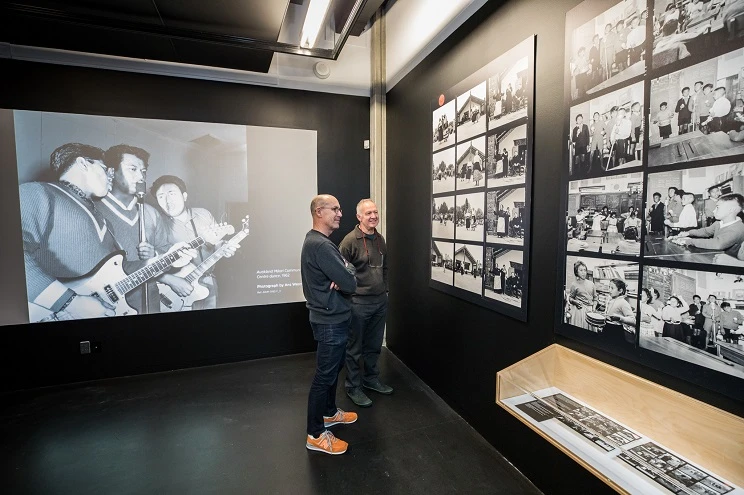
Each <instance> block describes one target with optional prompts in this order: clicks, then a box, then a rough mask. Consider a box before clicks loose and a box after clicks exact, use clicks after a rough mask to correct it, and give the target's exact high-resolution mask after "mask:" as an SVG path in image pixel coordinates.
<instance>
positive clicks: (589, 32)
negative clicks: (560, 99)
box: [566, 0, 648, 102]
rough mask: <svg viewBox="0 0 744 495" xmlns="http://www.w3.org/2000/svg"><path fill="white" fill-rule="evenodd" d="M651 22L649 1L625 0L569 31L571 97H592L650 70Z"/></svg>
mask: <svg viewBox="0 0 744 495" xmlns="http://www.w3.org/2000/svg"><path fill="white" fill-rule="evenodd" d="M647 22H648V10H647V9H646V1H645V0H624V1H622V2H618V3H616V4H615V5H613V6H612V7H610V8H609V9H607V10H606V11H604V12H602V13H601V14H599V15H598V16H596V17H594V18H593V19H591V20H589V21H588V22H586V23H584V24H582V25H581V26H579V27H578V28H576V29H574V30H573V31H572V32H571V33H568V34H567V36H568V39H567V40H566V45H567V46H566V49H567V50H568V55H569V64H568V67H567V70H568V76H569V79H570V81H571V100H582V99H584V98H587V97H591V96H593V95H595V94H597V93H599V92H600V91H602V90H604V89H607V88H610V87H613V86H616V85H618V84H621V83H623V82H625V81H627V80H629V79H631V78H634V77H637V76H640V75H642V74H643V73H644V72H645V71H646V67H645V62H644V60H645V57H646V53H645V46H644V43H645V41H646V23H647ZM642 101H643V100H641V102H642Z"/></svg>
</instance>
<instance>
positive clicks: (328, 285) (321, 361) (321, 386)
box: [300, 194, 357, 455]
mask: <svg viewBox="0 0 744 495" xmlns="http://www.w3.org/2000/svg"><path fill="white" fill-rule="evenodd" d="M310 214H311V215H312V218H313V228H312V230H310V231H309V232H308V233H307V235H306V236H305V242H304V243H303V244H302V254H301V258H300V266H301V274H302V292H303V294H304V295H305V299H306V300H307V303H306V305H307V308H308V310H309V312H310V326H311V327H312V329H313V336H314V337H315V340H316V341H317V342H318V350H317V352H316V359H317V366H316V370H315V377H314V378H313V383H312V385H311V387H310V394H309V397H308V401H307V440H306V442H305V447H306V448H307V449H309V450H317V451H319V452H324V453H326V454H332V455H338V454H343V453H344V452H346V449H347V448H348V446H349V444H348V443H346V442H344V441H343V440H340V439H338V438H336V437H335V436H334V435H333V433H331V432H330V430H328V428H329V427H331V426H333V425H337V424H349V423H353V422H355V421H356V420H357V414H356V413H353V412H344V411H342V410H341V409H339V408H338V407H336V384H337V383H338V375H339V373H340V372H341V368H343V365H344V355H345V353H346V342H347V339H348V337H349V325H350V322H351V301H350V296H351V294H353V293H354V291H355V290H356V288H357V282H356V278H355V277H354V266H353V265H352V264H351V263H349V262H348V261H346V260H345V259H344V258H343V256H341V253H340V252H339V250H338V247H336V245H335V244H334V243H333V242H332V241H331V240H330V239H329V238H328V237H329V236H330V235H331V234H332V233H333V232H334V231H335V230H338V227H339V224H340V222H341V217H342V212H341V206H340V205H339V203H338V200H337V199H336V198H334V197H333V196H331V195H329V194H321V195H318V196H315V197H314V198H313V200H312V201H311V202H310Z"/></svg>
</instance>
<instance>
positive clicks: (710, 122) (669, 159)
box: [648, 39, 744, 167]
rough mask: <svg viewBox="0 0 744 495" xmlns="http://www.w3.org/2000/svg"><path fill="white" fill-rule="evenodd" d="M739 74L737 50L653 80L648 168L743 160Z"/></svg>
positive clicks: (742, 55)
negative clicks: (734, 157)
mask: <svg viewBox="0 0 744 495" xmlns="http://www.w3.org/2000/svg"><path fill="white" fill-rule="evenodd" d="M742 42H743V43H744V39H743V41H742ZM742 71H744V49H738V50H736V51H733V52H730V53H727V54H725V55H721V56H718V57H714V58H712V59H710V60H706V61H704V62H701V63H699V64H695V65H693V66H691V67H686V68H684V69H682V70H679V71H676V72H672V73H671V74H667V75H665V76H661V77H658V78H656V79H652V80H651V100H650V108H649V118H648V123H649V126H648V131H649V136H648V137H649V149H648V164H649V166H651V167H654V166H659V165H670V164H674V163H682V162H691V161H697V160H704V159H708V158H718V157H726V156H732V155H741V154H744V95H743V94H742V91H743V90H744V88H743V87H742V86H741V83H740V77H741V75H742Z"/></svg>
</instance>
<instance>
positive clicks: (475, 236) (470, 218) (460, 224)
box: [455, 192, 485, 242]
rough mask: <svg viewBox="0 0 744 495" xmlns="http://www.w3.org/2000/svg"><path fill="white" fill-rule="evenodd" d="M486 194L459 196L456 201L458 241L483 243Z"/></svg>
mask: <svg viewBox="0 0 744 495" xmlns="http://www.w3.org/2000/svg"><path fill="white" fill-rule="evenodd" d="M484 200H485V198H484V193H482V192H478V193H470V194H458V195H457V199H456V200H455V236H456V238H457V240H458V241H478V242H483V224H484V223H485V214H484V212H483V202H484Z"/></svg>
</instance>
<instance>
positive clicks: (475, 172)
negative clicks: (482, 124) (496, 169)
mask: <svg viewBox="0 0 744 495" xmlns="http://www.w3.org/2000/svg"><path fill="white" fill-rule="evenodd" d="M456 149H457V154H456V156H457V161H456V162H455V170H456V171H457V190H458V191H462V190H464V189H473V188H476V187H485V186H486V174H485V168H486V137H485V136H480V137H477V138H475V139H472V140H470V141H465V142H462V143H459V144H458V145H457V148H456Z"/></svg>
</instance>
